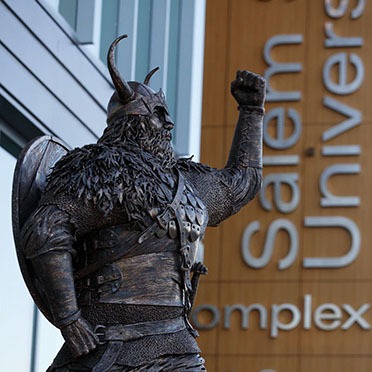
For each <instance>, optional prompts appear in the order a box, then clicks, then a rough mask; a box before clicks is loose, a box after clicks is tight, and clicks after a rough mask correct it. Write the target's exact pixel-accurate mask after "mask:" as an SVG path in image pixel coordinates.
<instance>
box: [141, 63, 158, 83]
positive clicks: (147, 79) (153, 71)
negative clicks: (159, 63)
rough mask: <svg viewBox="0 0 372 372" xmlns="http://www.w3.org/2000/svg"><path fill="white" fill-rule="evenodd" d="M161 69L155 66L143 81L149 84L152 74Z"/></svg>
mask: <svg viewBox="0 0 372 372" xmlns="http://www.w3.org/2000/svg"><path fill="white" fill-rule="evenodd" d="M158 70H159V67H155V68H154V69H153V70H151V71H150V72H149V73H148V74H147V75H146V77H145V80H144V81H143V84H145V85H149V82H150V79H151V78H152V75H154V74H155V72H156V71H158Z"/></svg>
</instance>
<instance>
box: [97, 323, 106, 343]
mask: <svg viewBox="0 0 372 372" xmlns="http://www.w3.org/2000/svg"><path fill="white" fill-rule="evenodd" d="M105 331H106V327H105V326H104V325H100V324H98V325H96V326H95V327H94V333H95V334H96V336H97V337H98V344H99V345H103V344H105V343H106V332H105Z"/></svg>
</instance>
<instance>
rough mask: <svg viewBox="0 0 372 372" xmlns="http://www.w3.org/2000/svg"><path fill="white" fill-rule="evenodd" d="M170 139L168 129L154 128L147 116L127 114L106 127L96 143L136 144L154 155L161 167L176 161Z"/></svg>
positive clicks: (167, 166)
mask: <svg viewBox="0 0 372 372" xmlns="http://www.w3.org/2000/svg"><path fill="white" fill-rule="evenodd" d="M171 140H172V136H171V134H170V132H169V130H167V129H161V130H158V129H157V130H156V129H154V128H153V127H152V126H151V125H150V124H149V121H148V120H147V117H141V116H128V117H126V118H121V119H119V120H117V121H115V122H114V123H112V124H111V125H110V126H109V127H107V128H106V129H105V131H104V133H103V135H102V137H101V138H100V139H99V140H98V143H104V144H107V145H115V146H126V145H132V146H133V145H134V146H138V147H140V148H141V149H143V150H144V151H147V152H149V153H151V154H153V155H155V156H156V158H157V159H158V160H159V161H160V162H161V166H162V167H163V168H172V167H173V166H174V165H175V163H176V153H175V151H174V149H173V145H172V141H171Z"/></svg>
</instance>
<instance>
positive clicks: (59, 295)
mask: <svg viewBox="0 0 372 372" xmlns="http://www.w3.org/2000/svg"><path fill="white" fill-rule="evenodd" d="M123 37H125V36H122V37H120V38H118V39H116V40H115V41H114V42H113V44H112V45H111V47H110V49H109V53H108V66H109V71H110V74H111V77H112V80H113V82H114V85H115V89H116V90H115V93H114V94H113V96H112V97H111V99H110V102H109V105H108V119H107V123H108V126H107V128H106V130H105V131H104V133H103V135H102V137H101V138H100V139H99V140H98V142H97V144H93V145H87V146H84V147H82V148H78V149H74V150H71V151H69V150H68V149H67V148H66V147H65V146H64V145H63V144H62V143H61V142H60V141H58V139H55V138H52V137H48V136H45V137H42V138H38V139H36V140H35V141H33V142H32V143H31V144H29V145H28V146H27V147H26V149H25V150H24V151H23V153H22V155H21V157H20V159H19V161H18V164H17V168H16V172H15V179H14V193H13V222H14V235H15V240H16V246H17V253H18V258H19V262H20V266H21V270H22V273H23V276H24V279H25V281H26V283H27V285H28V288H29V290H30V292H31V294H32V296H33V298H34V300H35V302H36V304H37V305H38V307H39V308H40V309H41V311H42V312H43V313H44V315H45V316H46V317H47V318H48V319H49V321H51V322H52V323H53V324H54V325H55V326H56V327H58V328H59V329H60V330H61V332H62V335H63V337H64V339H65V341H66V342H65V345H64V346H63V347H62V349H61V350H60V352H59V354H58V355H57V357H56V358H55V360H54V362H53V364H52V366H51V367H50V368H49V370H50V371H75V370H76V371H83V370H84V371H85V370H86V371H96V372H97V371H99V372H102V371H143V370H146V371H183V370H192V371H204V370H205V367H204V361H203V359H202V358H201V357H200V355H199V353H200V349H199V347H198V345H197V343H196V341H195V337H196V336H197V332H196V331H195V330H194V329H193V327H192V326H191V324H190V323H189V320H188V317H189V313H190V311H191V308H192V304H193V302H194V298H195V294H196V290H197V286H198V281H199V277H200V275H204V274H206V273H207V269H206V267H205V266H204V265H203V264H202V263H200V262H196V253H197V249H198V243H199V241H200V239H202V237H203V235H204V232H205V229H206V227H207V226H208V225H209V226H217V225H218V224H219V223H220V222H222V221H223V220H225V219H226V218H228V217H229V216H231V215H233V214H234V213H237V212H238V211H239V210H240V209H241V208H242V207H243V206H244V205H245V204H247V203H248V202H249V201H250V200H251V199H252V198H253V197H254V196H255V194H256V193H257V192H258V190H259V188H260V185H261V178H262V175H261V168H262V164H261V157H262V154H261V151H262V150H261V148H262V119H263V114H264V109H263V104H264V96H265V82H264V80H263V78H262V77H260V76H258V75H256V74H253V73H251V72H248V71H238V72H237V76H236V79H235V80H234V81H233V82H232V83H231V93H232V95H233V96H234V98H235V99H236V101H237V103H238V105H239V119H238V123H237V126H236V131H235V136H234V139H233V143H232V147H231V151H230V155H229V159H228V161H227V164H226V166H225V167H224V168H223V169H214V168H211V167H209V166H207V165H204V164H200V163H196V162H193V161H192V160H191V159H177V158H176V156H175V153H174V150H173V148H172V144H171V130H172V128H173V126H174V124H173V121H172V119H171V118H170V116H169V112H168V108H167V105H166V102H165V98H164V95H163V93H162V92H161V91H160V92H158V93H155V92H154V91H153V90H152V89H151V88H150V87H149V86H148V84H149V81H150V78H151V76H152V74H153V73H154V72H156V69H154V70H152V71H151V72H150V73H149V74H148V76H147V77H146V78H145V81H144V83H143V84H141V83H138V82H126V81H125V80H124V79H123V78H122V77H121V76H120V74H119V72H118V70H117V68H116V66H115V63H114V52H115V47H116V45H117V43H118V42H119V41H120V40H121V39H122V38H123Z"/></svg>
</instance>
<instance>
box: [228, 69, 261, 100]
mask: <svg viewBox="0 0 372 372" xmlns="http://www.w3.org/2000/svg"><path fill="white" fill-rule="evenodd" d="M265 89H266V82H265V79H264V78H263V77H262V76H260V75H257V74H254V73H253V72H250V71H240V70H239V71H238V72H237V73H236V79H235V80H233V81H232V82H231V88H230V91H231V94H232V95H233V97H234V98H235V100H236V102H238V104H239V106H259V107H262V106H263V104H264V101H265Z"/></svg>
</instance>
